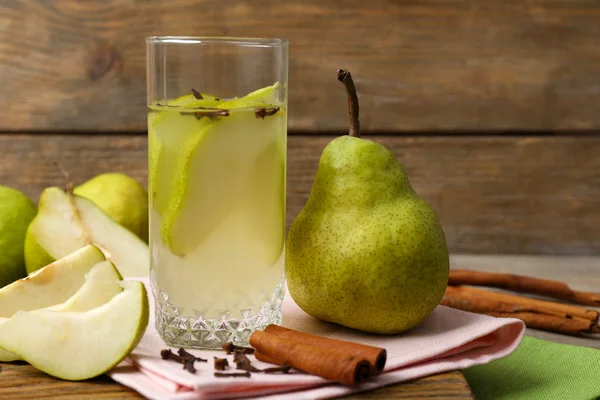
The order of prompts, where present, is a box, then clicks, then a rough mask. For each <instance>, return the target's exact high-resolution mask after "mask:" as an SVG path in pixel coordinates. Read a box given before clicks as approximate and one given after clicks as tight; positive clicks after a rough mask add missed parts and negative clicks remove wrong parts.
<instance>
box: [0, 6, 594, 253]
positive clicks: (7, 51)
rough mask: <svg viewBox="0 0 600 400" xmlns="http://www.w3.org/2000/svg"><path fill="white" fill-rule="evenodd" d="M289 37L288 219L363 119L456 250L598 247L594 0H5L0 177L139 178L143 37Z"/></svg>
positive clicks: (142, 169)
mask: <svg viewBox="0 0 600 400" xmlns="http://www.w3.org/2000/svg"><path fill="white" fill-rule="evenodd" d="M166 34H169V35H207V36H214V35H227V36H262V37H283V38H286V39H289V40H290V42H291V48H290V49H291V51H290V54H291V59H290V121H289V122H290V124H289V126H290V140H289V162H288V170H289V173H288V180H289V184H288V205H289V206H288V211H289V212H288V223H289V222H291V220H292V219H293V218H294V216H295V215H296V214H297V213H298V211H299V210H300V209H301V207H302V205H303V204H304V202H305V200H306V198H307V196H308V193H309V191H310V186H311V183H312V178H313V176H314V172H315V171H316V166H317V162H318V158H319V155H320V152H321V151H322V149H323V147H324V146H325V145H326V143H327V142H328V141H329V140H331V138H332V137H333V135H335V134H340V133H343V132H344V131H345V130H346V123H347V117H346V110H345V98H344V96H345V95H344V91H343V89H342V88H341V86H340V84H339V83H338V82H336V80H335V70H336V69H337V68H339V67H343V68H348V69H350V70H351V71H352V73H353V75H354V76H355V81H356V85H357V89H358V92H359V96H360V100H361V116H362V118H361V123H362V127H363V130H364V132H366V133H367V134H368V135H369V136H370V137H371V138H372V139H373V140H377V141H379V142H381V143H384V144H385V145H386V146H388V147H389V148H390V149H392V151H394V153H395V154H396V155H397V156H398V157H399V159H400V160H401V162H402V163H403V165H404V166H405V168H406V170H407V172H408V173H409V176H410V177H411V180H412V182H413V185H414V186H415V188H416V189H417V191H418V192H419V193H421V194H422V195H423V196H424V197H425V198H426V199H427V200H428V201H429V202H430V203H431V204H432V205H433V207H434V208H435V209H436V211H437V212H438V213H439V215H440V218H441V220H442V223H443V224H444V227H445V229H446V232H447V236H448V241H449V245H450V249H451V250H452V251H453V252H469V253H532V254H600V211H599V208H600V207H598V206H599V205H600V136H599V135H598V132H600V131H599V128H600V112H598V110H599V109H600V3H598V2H597V1H594V0H578V1H571V0H547V1H545V0H530V1H519V0H447V1H443V0H436V1H434V0H429V1H426V0H425V1H392V0H371V1H369V2H363V1H360V0H347V1H344V2H339V1H333V0H319V1H317V0H295V1H279V2H275V1H266V0H253V1H252V2H250V1H246V2H243V1H230V0H221V1H219V2H215V1H210V0H173V1H169V2H165V1H158V0H148V1H141V0H107V1H100V0H93V1H92V0H90V1H76V0H53V1H45V0H5V1H2V2H0V89H1V90H0V107H1V110H2V112H1V114H0V116H1V118H0V151H1V153H0V154H1V158H0V184H9V185H11V186H15V187H17V188H20V189H22V190H24V191H25V192H26V193H27V194H28V195H29V196H31V197H32V198H34V199H35V198H37V196H38V195H39V193H40V192H41V190H42V189H43V188H44V187H45V186H48V185H53V184H60V183H61V178H60V174H59V173H58V171H57V170H55V169H54V167H53V166H52V161H53V160H59V161H60V162H61V163H62V164H63V165H64V166H65V167H66V168H67V169H68V170H69V171H70V172H71V174H72V175H73V177H74V179H75V180H83V179H86V178H89V177H91V176H93V175H95V174H97V173H99V172H103V171H113V170H117V171H123V172H126V173H130V174H131V175H132V176H134V177H136V178H137V179H139V180H140V181H141V182H144V183H145V180H146V178H147V172H146V167H147V163H146V137H145V47H144V38H145V37H146V36H150V35H166Z"/></svg>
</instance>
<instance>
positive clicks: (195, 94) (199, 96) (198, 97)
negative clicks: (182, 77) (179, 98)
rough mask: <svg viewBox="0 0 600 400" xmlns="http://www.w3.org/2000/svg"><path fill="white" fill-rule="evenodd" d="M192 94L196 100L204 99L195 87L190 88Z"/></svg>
mask: <svg viewBox="0 0 600 400" xmlns="http://www.w3.org/2000/svg"><path fill="white" fill-rule="evenodd" d="M192 94H193V95H194V98H195V99H196V100H202V99H204V97H202V95H201V94H200V92H199V91H197V90H196V89H194V88H192Z"/></svg>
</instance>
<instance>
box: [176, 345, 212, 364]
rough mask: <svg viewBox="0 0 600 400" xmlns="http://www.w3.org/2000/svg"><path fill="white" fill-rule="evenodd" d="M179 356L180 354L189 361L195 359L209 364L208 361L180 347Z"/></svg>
mask: <svg viewBox="0 0 600 400" xmlns="http://www.w3.org/2000/svg"><path fill="white" fill-rule="evenodd" d="M177 354H179V355H180V356H181V357H185V358H187V359H193V360H194V361H200V362H208V360H206V359H204V358H200V357H196V356H195V355H193V354H192V353H188V352H187V351H185V349H184V348H183V347H180V348H179V350H177Z"/></svg>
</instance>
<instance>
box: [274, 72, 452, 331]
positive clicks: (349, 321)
mask: <svg viewBox="0 0 600 400" xmlns="http://www.w3.org/2000/svg"><path fill="white" fill-rule="evenodd" d="M338 79H339V80H340V81H342V82H343V83H344V84H345V85H346V89H347V92H348V99H349V105H350V119H351V130H350V136H342V137H339V138H336V139H334V140H333V141H331V142H330V143H329V144H328V145H327V147H326V148H325V150H324V151H323V154H322V156H321V159H320V161H319V167H318V171H317V174H316V176H315V180H314V183H313V187H312V191H311V193H310V197H309V198H308V201H307V202H306V205H305V206H304V208H303V209H302V211H301V212H300V214H299V215H298V216H297V218H296V219H295V221H294V223H293V224H292V226H291V228H290V231H289V234H288V240H287V248H286V267H285V275H286V280H287V284H288V289H289V292H290V295H291V297H292V298H293V299H294V301H295V302H296V303H297V304H298V306H299V307H300V308H301V309H303V310H304V311H305V312H306V313H308V314H310V315H312V316H313V317H315V318H319V319H321V320H324V321H329V322H334V323H337V324H340V325H343V326H346V327H349V328H354V329H358V330H361V331H365V332H372V333H379V334H396V333H400V332H403V331H406V330H409V329H411V328H413V327H415V326H417V325H419V324H420V323H421V322H422V321H423V320H424V319H425V318H426V317H427V316H428V315H429V314H431V312H432V311H433V310H434V309H435V307H436V306H437V305H438V303H439V302H440V300H441V298H442V296H443V294H444V291H445V288H446V285H447V282H448V274H449V257H448V249H447V246H446V238H445V235H444V231H443V229H442V226H441V224H440V222H439V220H438V217H437V215H436V213H435V212H434V210H433V209H432V208H431V207H430V206H429V204H427V203H426V202H425V201H424V200H423V199H422V198H421V197H419V195H418V194H417V193H416V192H415V191H414V190H413V188H412V186H411V184H410V182H409V179H408V177H407V175H406V173H405V172H404V169H403V168H402V165H400V163H399V162H398V161H397V160H396V158H395V157H394V155H393V154H392V153H391V152H390V151H389V150H388V149H386V148H385V147H384V146H382V145H381V144H377V143H374V142H372V141H369V140H365V139H362V138H360V137H359V136H358V131H359V122H358V99H357V97H356V92H355V89H354V85H353V83H352V78H351V76H350V74H349V72H347V71H344V70H340V71H338Z"/></svg>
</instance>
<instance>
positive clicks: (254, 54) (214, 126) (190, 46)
mask: <svg viewBox="0 0 600 400" xmlns="http://www.w3.org/2000/svg"><path fill="white" fill-rule="evenodd" d="M146 43H147V82H148V188H149V198H150V238H149V239H150V253H151V265H150V279H151V284H152V291H153V295H154V302H155V303H154V304H155V313H156V328H157V330H158V332H159V333H160V335H161V337H162V338H163V340H164V341H165V343H167V344H169V345H171V346H178V347H179V346H180V347H192V348H207V349H213V348H220V347H221V346H222V344H223V343H226V342H229V341H232V342H233V343H235V344H237V345H247V344H248V341H249V338H250V335H251V334H252V332H253V331H254V330H255V329H262V328H264V327H265V326H267V325H268V324H272V323H274V324H279V323H281V302H282V300H283V296H284V289H283V288H284V275H283V270H284V259H285V191H286V190H285V189H286V181H285V179H286V178H285V177H286V148H287V143H286V141H287V73H288V45H287V42H286V41H285V40H281V39H251V38H204V37H150V38H148V39H147V40H146Z"/></svg>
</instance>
